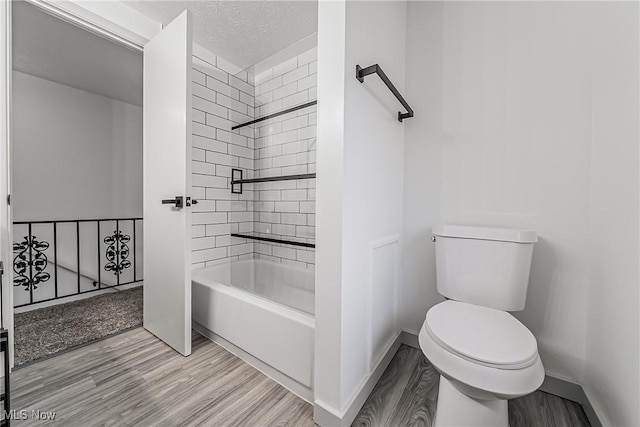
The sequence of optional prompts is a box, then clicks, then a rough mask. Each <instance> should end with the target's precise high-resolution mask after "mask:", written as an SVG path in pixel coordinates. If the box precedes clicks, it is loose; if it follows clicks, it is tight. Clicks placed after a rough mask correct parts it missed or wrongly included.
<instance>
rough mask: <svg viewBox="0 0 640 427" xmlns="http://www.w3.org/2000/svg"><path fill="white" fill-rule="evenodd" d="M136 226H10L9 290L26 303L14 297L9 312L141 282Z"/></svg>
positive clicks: (118, 221)
mask: <svg viewBox="0 0 640 427" xmlns="http://www.w3.org/2000/svg"><path fill="white" fill-rule="evenodd" d="M141 226H142V218H109V219H72V220H47V221H16V222H14V223H13V234H14V243H13V273H14V277H13V286H14V287H16V288H22V289H23V290H24V291H25V292H28V301H25V300H26V299H27V298H24V297H21V296H20V294H19V293H18V292H14V307H22V306H26V305H31V304H37V303H41V302H46V301H52V300H55V299H59V298H66V297H69V296H74V295H80V294H84V293H87V292H94V291H98V290H101V289H106V288H113V287H118V286H123V285H129V284H132V283H136V282H140V281H142V274H141V273H140V272H139V271H138V266H139V262H138V259H137V258H138V252H139V249H140V250H141V249H142V247H141V246H140V243H139V242H138V239H137V237H138V235H139V233H140V227H141ZM52 279H53V280H52ZM45 284H52V286H45ZM43 288H44V290H43ZM23 295H24V294H23Z"/></svg>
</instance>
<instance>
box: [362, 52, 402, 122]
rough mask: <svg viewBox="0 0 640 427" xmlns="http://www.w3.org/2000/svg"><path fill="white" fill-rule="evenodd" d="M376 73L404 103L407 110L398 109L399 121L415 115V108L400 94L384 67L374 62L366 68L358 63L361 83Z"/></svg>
mask: <svg viewBox="0 0 640 427" xmlns="http://www.w3.org/2000/svg"><path fill="white" fill-rule="evenodd" d="M374 73H375V74H377V75H378V77H380V79H381V80H382V82H383V83H384V84H385V85H387V87H388V88H389V90H390V91H391V93H392V94H393V95H394V96H395V97H396V98H397V99H398V101H400V104H402V106H403V107H404V108H406V110H407V112H406V113H403V112H401V111H398V121H399V122H402V120H404V119H408V118H411V117H413V110H412V109H411V107H410V106H409V103H408V102H407V101H405V99H404V98H403V97H402V95H400V92H398V89H396V87H395V86H394V85H393V83H391V80H389V77H387V75H386V74H385V73H384V71H382V68H380V66H379V65H378V64H373V65H370V66H368V67H366V68H362V67H361V66H359V65H356V79H358V81H359V82H360V83H364V78H365V77H366V76H368V75H369V74H374Z"/></svg>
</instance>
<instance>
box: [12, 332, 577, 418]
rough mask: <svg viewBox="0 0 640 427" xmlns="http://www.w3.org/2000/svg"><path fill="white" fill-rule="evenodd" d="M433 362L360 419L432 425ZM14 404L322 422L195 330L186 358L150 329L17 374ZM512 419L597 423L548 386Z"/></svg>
mask: <svg viewBox="0 0 640 427" xmlns="http://www.w3.org/2000/svg"><path fill="white" fill-rule="evenodd" d="M437 378H438V376H437V375H436V373H435V370H434V369H433V367H432V366H431V365H430V364H429V362H428V361H427V360H426V359H425V358H424V356H422V353H421V352H420V351H419V350H416V349H413V348H410V347H407V346H402V347H400V350H398V353H397V354H396V356H395V357H394V359H393V360H392V362H391V364H390V365H389V368H388V369H387V370H386V371H385V373H384V375H383V377H382V378H381V379H380V381H379V382H378V384H377V385H376V388H375V389H374V391H373V393H372V394H371V396H370V397H369V399H368V400H367V402H366V404H365V406H364V408H363V409H362V411H361V412H360V414H359V415H358V417H357V419H356V421H355V422H354V425H358V426H402V425H414V426H427V425H429V422H430V420H431V417H432V416H433V411H434V409H435V402H436V396H437V389H438V385H437ZM11 381H12V385H13V399H12V400H13V402H12V403H13V408H14V409H17V410H21V409H26V410H28V411H29V413H31V410H32V409H35V410H41V411H55V412H56V417H55V420H53V421H37V420H25V421H20V420H18V421H16V422H15V425H20V426H26V425H38V426H42V425H65V426H67V425H70V426H98V425H100V426H103V425H114V426H115V425H117V426H122V425H127V426H129V425H130V426H134V425H144V426H149V425H162V426H178V425H180V426H199V425H202V426H267V425H269V426H271V425H279V426H313V425H314V423H313V418H312V417H313V407H312V406H311V405H310V404H308V403H306V402H304V401H303V400H301V399H300V398H298V397H297V396H295V395H294V394H292V393H291V392H289V391H287V390H286V389H284V388H283V387H281V386H280V385H278V384H277V383H275V382H274V381H273V380H271V379H270V378H268V377H267V376H265V375H263V374H262V373H260V372H259V371H257V370H256V369H254V368H253V367H251V366H250V365H248V364H246V363H244V362H243V361H242V360H240V359H238V358H237V357H236V356H234V355H232V354H231V353H229V352H227V351H226V350H224V349H223V348H222V347H220V346H218V345H217V344H214V343H212V342H211V341H209V340H207V339H206V338H204V337H202V336H200V335H198V334H197V333H195V332H194V333H193V352H192V354H191V356H189V357H182V356H180V355H179V354H178V353H176V352H175V351H173V350H172V349H171V348H169V347H168V346H167V345H165V344H164V343H162V342H161V341H160V340H158V339H157V338H155V337H154V336H153V335H152V334H150V333H149V332H147V331H146V330H144V329H142V328H136V329H133V330H131V331H127V332H125V333H122V334H119V335H116V336H113V337H109V338H107V339H105V340H102V341H99V342H96V343H93V344H90V345H88V346H85V347H81V348H78V349H76V350H72V351H70V352H68V353H65V354H64V355H61V356H60V357H52V358H49V359H46V360H42V361H40V362H37V363H34V364H32V365H30V366H26V367H24V368H22V369H19V370H17V371H16V372H15V373H14V374H13V375H12V378H11ZM509 410H510V417H509V418H510V420H509V421H510V425H511V427H517V426H567V427H570V426H588V425H589V424H588V422H587V420H586V417H585V415H584V412H582V408H581V407H580V406H579V405H578V404H575V403H573V402H569V401H567V400H564V399H560V398H558V397H556V396H552V395H550V394H547V393H543V392H535V393H533V394H531V395H529V396H526V397H523V398H520V399H516V400H514V401H511V402H510V404H509Z"/></svg>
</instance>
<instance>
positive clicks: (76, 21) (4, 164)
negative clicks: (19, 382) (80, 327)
mask: <svg viewBox="0 0 640 427" xmlns="http://www.w3.org/2000/svg"><path fill="white" fill-rule="evenodd" d="M26 1H27V2H28V3H30V4H32V5H33V6H36V7H38V8H40V9H41V10H42V11H44V12H46V13H48V14H50V15H53V16H55V17H57V18H59V19H62V20H63V21H66V22H69V23H71V24H73V25H76V26H78V27H80V28H82V29H85V30H87V31H90V32H92V33H94V34H97V35H99V36H101V37H104V38H106V39H108V40H111V41H113V42H115V43H118V44H120V45H123V46H125V47H128V48H129V49H133V50H136V51H139V52H143V50H144V45H145V44H146V42H147V41H149V39H150V38H151V37H153V36H154V35H155V34H157V33H158V32H160V31H161V30H162V25H161V24H159V23H157V22H155V21H152V20H151V19H149V18H146V17H144V15H142V14H137V13H135V11H133V9H129V10H122V9H121V7H127V6H125V5H122V4H118V3H115V2H113V3H111V2H109V3H105V4H103V5H102V6H101V7H100V8H97V9H96V8H95V7H94V9H93V10H91V7H92V5H91V3H90V2H89V3H84V5H83V4H82V2H81V0H80V1H79V0H63V1H60V0H58V1H56V2H55V3H53V2H52V1H51V0H26ZM94 6H95V5H94ZM110 8H111V9H110ZM11 11H12V1H11V0H9V1H0V28H3V29H4V30H3V31H0V261H2V262H3V265H4V275H3V276H2V301H0V304H1V305H2V319H1V320H2V324H3V325H4V327H5V328H6V329H7V331H8V332H9V357H10V361H9V362H10V366H11V368H13V366H14V328H13V316H14V310H13V286H12V285H11V284H12V283H13V269H12V268H11V267H12V265H13V260H12V253H13V250H12V243H11V242H13V235H12V208H11V206H10V205H9V204H8V203H7V201H8V196H9V194H10V190H11V142H12V141H11V104H12V94H11V89H12V79H11V74H12V63H11V56H12V45H11V43H12V41H11V35H12V13H11ZM132 16H133V17H132ZM142 108H143V109H144V105H143V107H142ZM2 375H4V372H3V373H2Z"/></svg>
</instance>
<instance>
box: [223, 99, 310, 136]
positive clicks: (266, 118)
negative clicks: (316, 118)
mask: <svg viewBox="0 0 640 427" xmlns="http://www.w3.org/2000/svg"><path fill="white" fill-rule="evenodd" d="M317 103H318V101H311V102H307V103H306V104H301V105H296V106H295V107H291V108H287V109H286V110H282V111H278V112H277V113H273V114H269V115H268V116H264V117H260V118H259V119H255V120H251V121H250V122H247V123H241V124H239V125H235V126H231V130H236V129H238V128H241V127H245V126H249V125H252V124H254V123H259V122H263V121H265V120H269V119H272V118H274V117H278V116H282V115H283V114H287V113H291V112H293V111H297V110H302V109H303V108H307V107H311V106H312V105H316V104H317Z"/></svg>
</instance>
